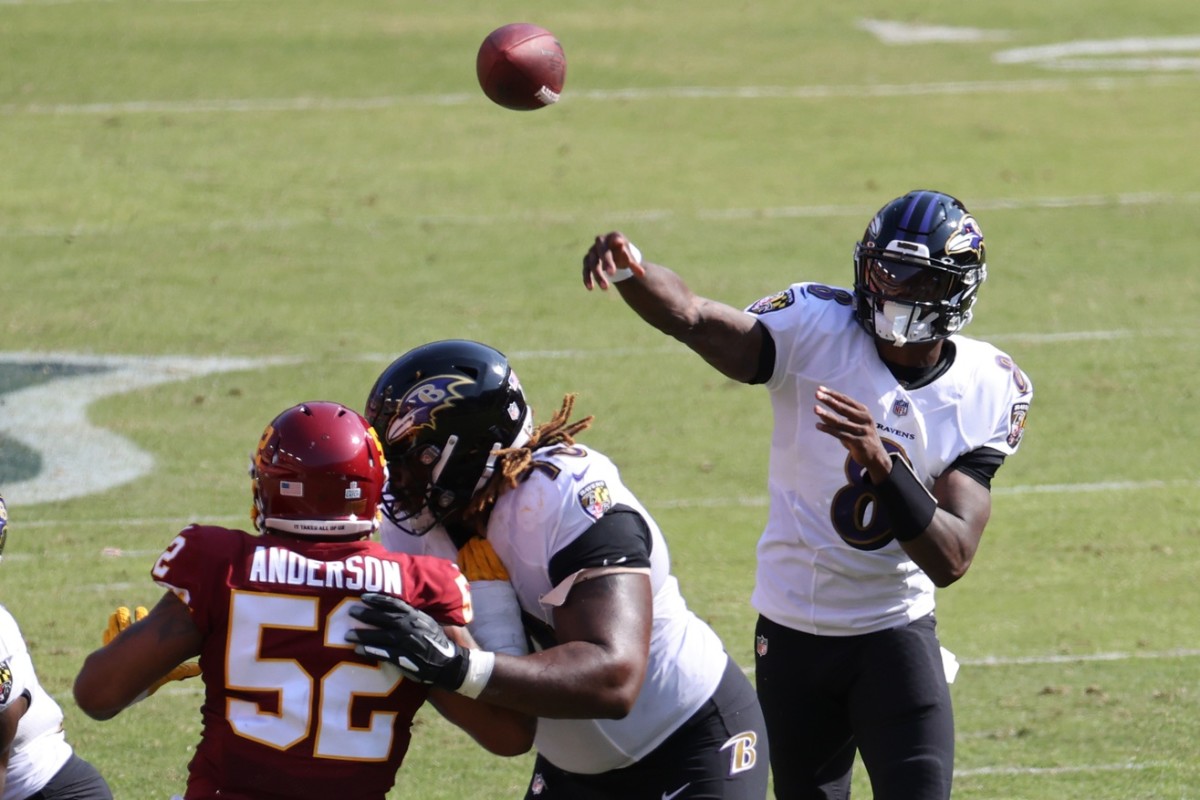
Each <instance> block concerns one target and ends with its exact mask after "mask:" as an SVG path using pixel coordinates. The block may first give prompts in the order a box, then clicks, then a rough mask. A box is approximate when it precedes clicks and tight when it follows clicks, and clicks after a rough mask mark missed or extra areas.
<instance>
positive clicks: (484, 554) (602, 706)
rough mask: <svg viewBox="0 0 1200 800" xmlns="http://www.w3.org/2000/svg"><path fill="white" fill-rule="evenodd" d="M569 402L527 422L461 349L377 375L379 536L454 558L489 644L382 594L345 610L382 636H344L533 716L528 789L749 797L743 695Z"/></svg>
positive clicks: (499, 371) (740, 682) (751, 745)
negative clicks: (446, 630) (382, 509)
mask: <svg viewBox="0 0 1200 800" xmlns="http://www.w3.org/2000/svg"><path fill="white" fill-rule="evenodd" d="M573 402H574V398H573V396H570V395H568V396H567V397H566V398H565V399H564V402H563V406H562V408H561V409H560V410H559V412H558V413H557V414H556V415H554V417H553V418H552V419H551V420H550V421H548V422H546V423H543V424H541V425H537V426H534V424H533V419H532V410H531V409H530V408H529V407H528V406H527V404H526V401H525V396H524V393H523V391H522V389H521V385H520V383H519V382H518V381H517V378H516V375H515V374H514V373H513V371H512V369H511V368H510V366H509V364H508V360H507V359H506V358H505V357H504V355H503V354H501V353H500V352H498V351H497V350H495V349H493V348H491V347H488V346H486V345H483V344H479V343H477V342H470V341H464V340H448V341H441V342H433V343H430V344H427V345H424V346H422V347H418V348H416V349H415V350H412V351H410V352H409V353H407V354H405V355H403V356H401V357H400V358H398V359H397V360H396V361H395V362H393V364H392V365H391V366H389V367H388V368H387V369H386V370H385V371H384V372H383V373H382V374H381V375H380V376H379V379H378V380H377V381H376V384H375V386H374V388H373V389H372V391H371V395H370V398H369V400H368V404H367V418H368V419H369V420H371V422H372V424H373V425H374V427H375V429H376V431H377V433H378V434H379V436H380V439H381V440H382V441H383V443H384V452H385V454H386V455H387V457H388V461H389V464H390V465H391V469H392V473H391V491H390V495H387V496H385V503H386V508H387V515H388V516H389V518H390V525H387V526H385V528H384V529H383V533H382V537H383V542H384V544H385V545H387V546H388V547H389V548H392V549H398V550H402V551H406V552H413V553H424V554H431V555H440V556H443V557H446V558H450V559H457V560H458V561H459V563H460V565H461V566H462V567H463V571H464V573H465V574H466V575H467V577H468V578H469V579H471V586H472V593H473V596H474V598H475V612H476V616H475V621H474V622H473V623H472V625H471V627H470V630H471V633H472V634H473V636H474V637H475V638H476V640H477V641H478V642H479V644H480V645H481V647H482V648H483V649H478V650H476V649H473V650H469V651H468V650H464V649H463V648H461V647H458V646H456V645H452V644H451V643H450V642H448V641H447V640H446V639H445V637H444V636H442V635H441V634H440V629H439V628H438V627H437V626H436V625H433V624H431V622H430V621H429V620H428V619H427V618H423V617H424V615H422V614H421V613H420V612H417V611H414V610H412V609H410V608H409V607H407V606H406V605H405V604H403V603H402V602H399V601H385V600H382V599H380V598H378V597H377V596H374V595H367V596H365V597H364V602H365V603H366V604H367V605H366V607H365V608H360V609H357V610H355V611H352V612H351V613H352V614H354V615H355V616H357V618H358V619H360V620H362V621H365V622H368V623H371V624H373V625H376V626H378V627H379V628H380V629H381V630H378V631H374V630H370V629H366V628H363V629H358V630H356V631H354V632H353V633H352V634H351V636H350V637H348V638H350V639H351V641H354V642H356V643H358V645H359V647H358V650H359V652H363V653H365V654H367V655H374V656H376V657H379V658H382V659H386V660H388V661H391V662H393V663H396V664H397V665H398V666H399V667H400V668H401V670H402V671H404V672H405V673H406V674H407V675H409V676H410V677H411V678H413V679H415V680H420V681H422V682H425V683H431V684H434V685H437V686H440V687H442V688H446V689H450V690H454V691H458V692H461V693H465V694H468V695H469V696H472V697H475V696H477V697H479V698H480V699H481V700H485V701H487V702H490V703H494V704H496V705H500V706H505V707H508V708H512V709H516V710H519V711H523V712H525V713H528V714H531V715H534V716H537V717H538V718H539V719H538V725H537V736H536V739H535V741H534V746H535V747H536V748H537V751H538V755H537V760H536V763H535V765H534V773H533V776H532V778H531V781H530V785H529V788H528V790H527V795H526V796H527V797H528V798H537V800H600V799H601V798H619V799H620V800H639V798H645V800H661V799H662V798H664V797H666V798H672V799H673V800H688V798H713V799H714V800H716V799H717V798H729V799H731V800H752V799H753V800H761V798H764V797H765V796H766V791H767V777H768V763H767V760H768V748H767V740H766V735H765V732H764V728H765V726H764V722H763V716H762V712H761V709H760V708H759V706H758V701H757V698H756V697H755V694H754V689H753V687H752V686H751V684H750V682H749V680H748V679H747V678H746V677H745V675H744V674H743V672H742V670H741V669H740V668H739V667H738V666H737V664H735V663H734V662H733V660H732V659H731V658H729V656H728V655H727V654H726V652H725V649H724V646H723V645H722V643H721V640H720V638H719V637H718V636H717V634H716V633H715V632H714V631H713V630H712V629H711V628H710V627H709V626H708V625H707V624H706V623H704V622H703V621H702V620H700V619H699V618H698V617H697V616H696V615H695V614H693V613H692V612H691V611H690V610H689V609H688V607H687V605H686V603H685V602H684V599H683V597H682V596H681V595H680V592H679V585H678V582H677V581H676V579H675V578H674V577H673V576H672V575H671V573H670V560H669V556H668V552H667V546H666V541H665V540H664V538H663V536H662V533H661V532H660V531H659V529H658V526H657V525H656V524H655V522H654V519H653V518H652V517H651V516H650V514H649V513H648V512H647V511H646V509H645V508H643V507H642V505H641V503H639V502H638V500H637V498H636V497H634V495H633V493H632V492H630V490H629V489H628V488H626V486H625V484H624V483H622V481H621V478H620V476H619V474H618V472H617V468H616V467H615V466H614V465H613V463H612V462H611V461H610V460H609V459H608V458H606V457H605V456H604V455H602V454H600V453H598V452H596V451H595V450H593V449H591V448H589V447H585V446H583V445H580V444H577V443H576V442H575V440H574V436H575V434H577V433H579V432H580V431H582V430H584V429H585V428H587V427H588V425H589V424H590V422H591V418H590V417H588V418H586V419H583V420H580V421H577V422H571V421H570V415H571V411H572V406H573ZM481 577H482V578H487V579H490V580H480V578H481ZM506 598H507V600H506ZM498 603H499V604H498ZM509 609H511V613H507V611H508V610H509ZM522 617H524V624H525V630H523V629H522ZM526 632H528V633H529V636H530V638H531V639H532V640H533V641H534V643H535V650H536V652H534V653H531V654H524V653H525V652H526V648H525V638H526Z"/></svg>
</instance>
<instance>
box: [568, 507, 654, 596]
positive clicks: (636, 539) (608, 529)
mask: <svg viewBox="0 0 1200 800" xmlns="http://www.w3.org/2000/svg"><path fill="white" fill-rule="evenodd" d="M651 547H652V544H651V539H650V526H649V525H647V524H646V520H644V519H642V515H641V514H639V513H638V512H637V511H635V510H634V509H632V508H630V507H629V506H623V505H615V506H613V507H612V508H610V509H609V510H608V511H607V512H606V513H605V514H604V516H603V517H601V518H600V519H598V520H596V522H594V523H593V524H592V525H591V527H589V528H588V529H587V530H586V531H584V532H583V533H582V534H580V536H579V538H577V539H576V540H575V541H573V542H571V543H570V544H569V545H567V546H566V547H564V548H563V549H562V550H559V551H558V552H557V553H555V554H554V555H553V556H551V557H550V569H549V572H550V583H551V585H553V586H557V585H558V584H560V583H562V582H563V581H564V580H566V579H567V578H568V577H569V576H571V575H574V574H575V573H576V572H579V571H580V570H583V569H591V568H594V567H613V566H621V567H649V566H650V549H651Z"/></svg>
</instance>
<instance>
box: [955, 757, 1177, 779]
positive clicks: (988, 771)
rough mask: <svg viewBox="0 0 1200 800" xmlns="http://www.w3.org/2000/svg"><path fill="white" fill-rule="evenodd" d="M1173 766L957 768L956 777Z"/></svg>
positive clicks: (1152, 763) (1156, 763) (1150, 763)
mask: <svg viewBox="0 0 1200 800" xmlns="http://www.w3.org/2000/svg"><path fill="white" fill-rule="evenodd" d="M1169 766H1171V762H1170V761H1127V762H1124V763H1120V764H1077V765H1074V766H1065V767H976V768H974V769H956V770H954V777H956V778H971V777H977V776H986V775H1068V774H1073V773H1080V772H1127V771H1129V770H1142V769H1160V768H1163V767H1169Z"/></svg>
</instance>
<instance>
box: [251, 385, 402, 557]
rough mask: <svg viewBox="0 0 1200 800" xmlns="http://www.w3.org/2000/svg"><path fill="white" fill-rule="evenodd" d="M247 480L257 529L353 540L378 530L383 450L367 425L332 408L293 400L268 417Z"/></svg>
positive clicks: (352, 414)
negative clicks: (295, 403) (269, 418)
mask: <svg viewBox="0 0 1200 800" xmlns="http://www.w3.org/2000/svg"><path fill="white" fill-rule="evenodd" d="M250 477H251V478H252V479H253V484H254V510H253V512H252V515H253V519H254V527H255V528H257V529H258V530H260V531H266V530H271V531H276V532H279V533H288V534H294V535H298V536H312V537H318V538H335V537H342V536H346V537H354V538H361V537H364V536H368V535H370V534H371V533H374V532H375V531H376V530H377V529H378V528H379V523H380V521H381V519H382V514H381V512H380V508H379V503H380V498H381V497H382V494H383V487H384V485H385V484H386V483H387V461H386V460H385V459H384V457H383V448H382V447H381V446H380V444H379V439H378V438H377V437H376V436H375V431H374V430H373V429H372V428H371V425H370V423H368V422H367V421H366V419H364V418H363V416H362V415H361V414H359V413H358V412H356V411H352V410H350V409H349V408H346V407H345V406H343V405H341V404H340V403H329V402H313V403H301V404H300V405H298V406H293V407H292V408H289V409H288V410H287V411H284V412H283V413H282V414H280V415H279V416H278V417H276V418H275V419H274V420H273V421H272V422H271V424H270V425H268V426H267V429H266V430H265V431H263V435H262V438H261V439H260V440H259V442H258V449H257V450H256V451H255V453H254V460H253V462H252V463H251V464H250Z"/></svg>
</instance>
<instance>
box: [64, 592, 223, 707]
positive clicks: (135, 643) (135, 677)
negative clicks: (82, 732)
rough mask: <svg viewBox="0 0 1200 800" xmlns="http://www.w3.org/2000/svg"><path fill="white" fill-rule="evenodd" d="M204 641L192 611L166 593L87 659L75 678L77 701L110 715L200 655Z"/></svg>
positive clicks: (140, 697) (81, 705) (173, 596)
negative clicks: (154, 604) (148, 611)
mask: <svg viewBox="0 0 1200 800" xmlns="http://www.w3.org/2000/svg"><path fill="white" fill-rule="evenodd" d="M203 641H204V637H203V635H202V634H201V633H200V631H199V630H197V629H196V625H195V623H193V622H192V612H191V610H189V609H188V607H187V606H186V605H184V603H183V601H182V600H180V599H179V598H178V597H176V596H175V595H174V594H173V593H171V592H166V593H165V594H164V595H163V596H162V599H160V600H159V601H158V604H157V605H156V606H154V608H153V609H152V610H151V611H150V614H149V615H148V616H146V617H145V618H144V619H143V620H141V621H140V622H136V623H134V624H133V625H131V626H129V628H127V629H126V630H124V631H122V632H121V634H120V635H119V636H117V637H116V638H115V639H113V640H112V641H111V642H109V643H108V644H106V645H104V646H103V647H101V648H100V649H99V650H96V651H94V652H93V653H92V654H91V655H89V656H88V657H87V658H86V659H85V660H84V662H83V667H82V668H80V670H79V675H77V676H76V678H75V702H76V703H78V704H79V707H80V708H81V709H82V710H83V712H84V713H85V714H87V715H88V716H89V717H92V718H93V719H111V718H112V717H115V716H116V715H117V714H119V713H120V712H121V711H122V710H124V709H125V708H126V707H128V706H130V705H132V704H133V703H135V702H137V701H138V700H140V699H142V697H144V696H145V694H146V693H148V692H149V691H150V690H151V689H152V688H157V687H156V686H155V684H157V683H158V682H159V681H160V680H161V679H162V678H164V677H166V676H167V674H168V673H170V672H171V671H172V670H174V669H175V668H176V667H178V666H179V665H180V664H181V663H182V662H184V661H186V660H187V659H189V658H194V657H196V656H198V655H200V648H201V646H202V644H203Z"/></svg>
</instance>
